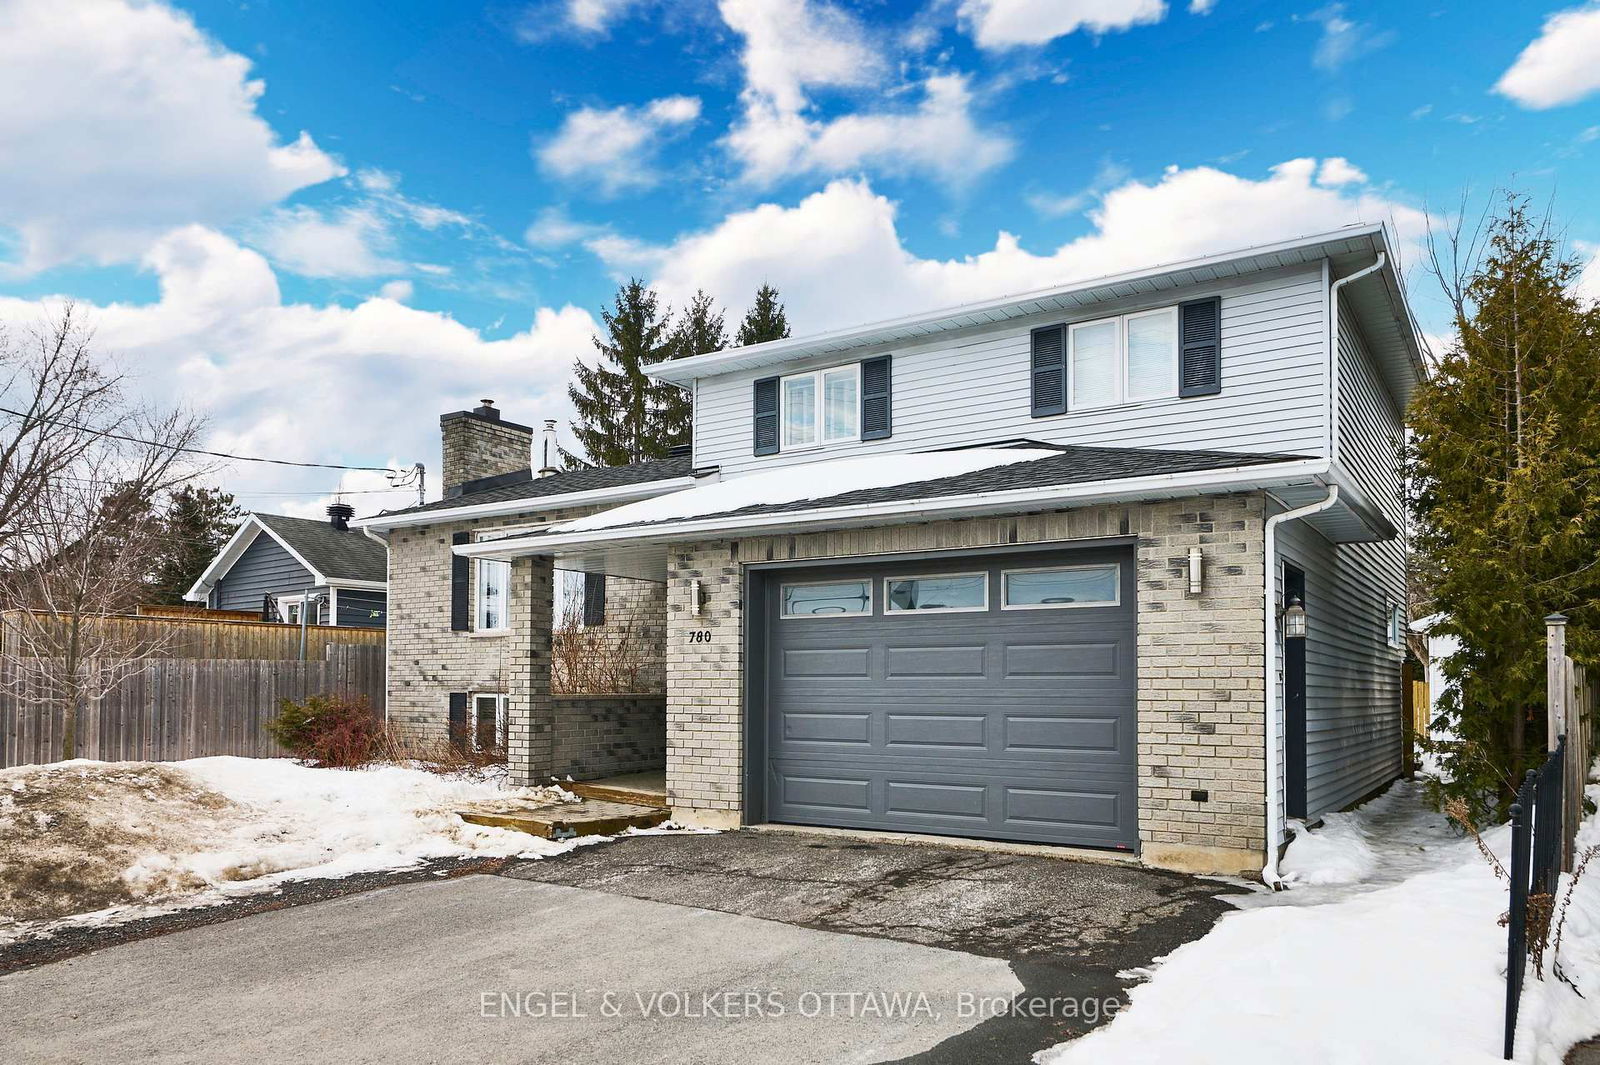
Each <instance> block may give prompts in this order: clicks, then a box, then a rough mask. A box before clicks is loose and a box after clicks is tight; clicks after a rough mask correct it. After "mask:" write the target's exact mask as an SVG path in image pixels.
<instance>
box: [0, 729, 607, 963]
mask: <svg viewBox="0 0 1600 1065" xmlns="http://www.w3.org/2000/svg"><path fill="white" fill-rule="evenodd" d="M520 796H526V797H528V798H532V799H542V800H545V801H554V800H557V799H560V798H563V797H566V798H570V796H567V795H566V793H565V792H562V791H561V790H560V789H557V788H514V787H510V786H509V785H507V784H505V783H504V782H503V779H497V778H496V777H495V776H494V775H492V774H484V773H479V774H475V775H473V776H470V777H462V776H456V777H444V776H438V775H436V774H433V773H428V772H425V771H423V770H421V769H414V768H405V767H400V766H377V767H372V768H368V769H360V770H338V769H312V768H309V767H307V766H303V765H301V764H299V763H297V762H294V761H291V760H289V759H276V758H275V759H255V758H196V759H192V760H190V761H186V762H165V763H152V762H93V761H87V760H79V761H72V762H58V763H55V764H53V765H45V766H21V767H18V768H15V769H5V770H0V942H6V941H9V940H13V939H17V938H21V937H25V936H28V935H32V934H36V933H38V932H41V931H45V930H48V929H49V928H50V927H52V926H55V925H59V924H63V923H72V924H78V923H112V922H116V921H120V920H127V919H131V918H133V917H140V916H146V915H148V914H150V913H154V912H159V911H161V910H166V909H174V908H180V907H185V906H194V905H203V904H207V903H212V902H217V901H221V900H223V899H226V898H230V897H233V896H237V895H243V894H250V893H255V892H263V891H270V890H272V889H274V888H275V887H277V885H279V884H281V883H282V882H284V881H286V880H297V879H307V878H311V877H342V876H349V875H351V874H353V873H359V872H367V871H372V870H383V869H401V868H405V867H407V866H412V865H416V864H417V863H418V862H420V861H422V860H424V859H428V858H447V857H464V856H502V857H503V856H518V857H546V856H548V855H552V854H559V853H561V852H562V851H566V850H569V849H571V848H572V847H573V846H575V845H576V844H575V843H573V842H565V843H552V842H549V841H547V840H542V839H538V838H537V837H534V836H529V835H526V834H524V833H521V832H512V831H509V830H506V829H500V828H487V827H483V826H479V825H472V824H468V823H466V822H464V821H462V820H461V819H460V818H459V817H457V816H456V814H455V813H454V810H455V809H456V808H457V807H459V806H462V805H464V804H468V803H474V802H480V801H484V800H490V799H506V798H511V797H520Z"/></svg>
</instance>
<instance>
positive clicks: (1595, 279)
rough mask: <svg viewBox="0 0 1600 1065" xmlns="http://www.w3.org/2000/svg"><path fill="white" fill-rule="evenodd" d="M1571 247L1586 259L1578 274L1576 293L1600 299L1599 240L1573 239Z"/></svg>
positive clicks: (1587, 297)
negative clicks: (1586, 261) (1580, 272)
mask: <svg viewBox="0 0 1600 1065" xmlns="http://www.w3.org/2000/svg"><path fill="white" fill-rule="evenodd" d="M1572 248H1573V250H1574V251H1576V252H1577V253H1578V254H1579V255H1580V256H1583V257H1584V258H1586V259H1588V260H1589V261H1588V263H1587V264H1585V265H1584V268H1583V273H1582V274H1580V275H1578V295H1580V296H1582V297H1583V298H1585V299H1590V300H1600V242H1595V241H1588V240H1575V241H1573V242H1572Z"/></svg>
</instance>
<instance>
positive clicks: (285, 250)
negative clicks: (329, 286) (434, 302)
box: [251, 207, 403, 277]
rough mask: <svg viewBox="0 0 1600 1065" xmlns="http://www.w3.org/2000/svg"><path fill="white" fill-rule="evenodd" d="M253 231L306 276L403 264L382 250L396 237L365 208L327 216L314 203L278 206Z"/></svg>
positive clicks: (279, 259)
mask: <svg viewBox="0 0 1600 1065" xmlns="http://www.w3.org/2000/svg"><path fill="white" fill-rule="evenodd" d="M251 234H252V237H253V238H254V239H253V240H252V243H253V244H255V245H256V246H257V247H259V248H261V249H262V250H263V251H265V252H266V253H267V255H268V256H270V257H271V259H272V261H273V262H275V263H277V264H278V265H279V266H283V267H285V268H287V269H289V270H293V271H294V272H295V273H297V274H300V275H302V276H304V277H371V276H373V275H374V274H392V273H395V272H397V271H399V270H401V269H403V266H402V264H400V263H398V262H396V261H394V260H393V259H388V258H385V257H384V256H382V255H380V254H379V249H386V248H388V247H390V246H391V245H392V244H393V240H392V237H391V236H390V233H389V230H388V228H387V226H386V225H385V223H384V221H383V219H381V218H380V217H378V215H377V213H376V212H374V211H372V210H370V209H367V208H361V207H347V208H344V209H342V210H340V211H337V212H335V213H334V214H332V215H327V216H325V215H323V214H322V213H321V212H320V211H317V210H314V209H312V208H310V207H289V208H279V209H277V210H275V211H274V212H272V214H271V215H269V216H268V217H267V219H266V220H265V221H263V222H262V223H261V224H259V225H257V226H253V227H251Z"/></svg>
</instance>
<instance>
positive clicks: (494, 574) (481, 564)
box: [476, 558, 511, 632]
mask: <svg viewBox="0 0 1600 1065" xmlns="http://www.w3.org/2000/svg"><path fill="white" fill-rule="evenodd" d="M510 589H511V563H509V562H505V561H502V560H497V559H492V558H480V559H479V560H478V618H477V621H478V623H477V626H476V628H477V630H478V631H479V632H503V631H504V630H506V629H509V628H510V627H511V622H510V619H509V616H508V614H507V612H506V600H507V598H508V593H509V591H510Z"/></svg>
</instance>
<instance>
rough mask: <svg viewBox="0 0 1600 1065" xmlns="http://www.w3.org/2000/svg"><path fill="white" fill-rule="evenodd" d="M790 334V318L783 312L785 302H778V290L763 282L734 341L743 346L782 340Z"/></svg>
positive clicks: (740, 324)
mask: <svg viewBox="0 0 1600 1065" xmlns="http://www.w3.org/2000/svg"><path fill="white" fill-rule="evenodd" d="M788 335H789V319H788V318H787V317H785V315H784V313H783V304H781V303H779V302H778V290H777V289H775V288H773V287H772V286H771V285H768V284H762V286H761V287H760V288H759V289H757V290H756V301H755V303H753V304H752V305H751V307H750V310H749V311H747V312H745V316H744V321H743V322H741V323H739V335H738V337H737V338H736V339H735V340H734V343H735V344H736V345H738V346H739V347H741V348H742V347H744V346H745V345H747V344H764V343H766V342H767V341H769V340H782V339H783V338H784V337H786V336H788Z"/></svg>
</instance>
